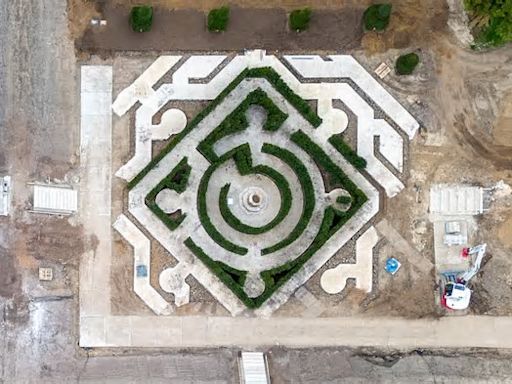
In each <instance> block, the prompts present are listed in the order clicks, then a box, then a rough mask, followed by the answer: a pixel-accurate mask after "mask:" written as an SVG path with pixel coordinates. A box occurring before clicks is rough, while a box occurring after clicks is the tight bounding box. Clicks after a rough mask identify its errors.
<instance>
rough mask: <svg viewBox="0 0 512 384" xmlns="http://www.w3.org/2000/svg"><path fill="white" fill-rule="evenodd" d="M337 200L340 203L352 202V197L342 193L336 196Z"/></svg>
mask: <svg viewBox="0 0 512 384" xmlns="http://www.w3.org/2000/svg"><path fill="white" fill-rule="evenodd" d="M336 202H337V203H338V204H350V203H351V202H352V198H351V197H350V196H347V195H341V196H338V197H337V198H336Z"/></svg>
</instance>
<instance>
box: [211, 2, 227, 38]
mask: <svg viewBox="0 0 512 384" xmlns="http://www.w3.org/2000/svg"><path fill="white" fill-rule="evenodd" d="M228 22H229V8H228V7H220V8H215V9H212V10H211V11H210V12H208V30H209V31H210V32H220V31H225V30H226V27H227V26H228Z"/></svg>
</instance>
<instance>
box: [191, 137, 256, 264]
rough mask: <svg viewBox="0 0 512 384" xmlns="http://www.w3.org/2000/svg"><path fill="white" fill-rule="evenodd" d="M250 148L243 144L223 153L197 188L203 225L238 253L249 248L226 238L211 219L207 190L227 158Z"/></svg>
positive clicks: (210, 233) (225, 245)
mask: <svg viewBox="0 0 512 384" xmlns="http://www.w3.org/2000/svg"><path fill="white" fill-rule="evenodd" d="M242 150H249V144H243V145H241V146H239V147H236V148H233V149H232V150H231V151H229V152H227V153H226V154H224V155H222V156H221V157H220V158H219V159H218V160H217V161H216V162H214V163H213V164H212V165H211V166H210V167H209V168H208V169H207V170H206V172H205V173H204V174H203V177H202V178H201V181H200V182H199V188H198V190H197V213H198V215H199V220H200V221H201V225H202V226H203V228H204V230H205V231H206V233H208V235H209V236H210V237H211V238H212V240H213V241H215V242H216V243H217V244H218V245H220V246H221V247H222V248H224V249H226V250H228V251H230V252H233V253H236V254H238V255H245V254H247V251H248V249H247V248H244V247H241V246H239V245H237V244H234V243H233V242H231V241H229V240H228V239H226V238H225V237H224V236H223V235H222V233H220V232H219V231H218V230H217V228H216V227H215V225H213V223H212V222H211V220H210V217H209V216H208V209H207V203H206V192H207V191H208V183H209V180H210V178H211V176H212V174H213V173H214V172H215V171H216V170H217V168H218V167H219V166H220V165H221V164H222V163H223V162H224V161H225V160H227V159H229V158H230V157H233V156H234V154H235V153H236V152H238V151H242Z"/></svg>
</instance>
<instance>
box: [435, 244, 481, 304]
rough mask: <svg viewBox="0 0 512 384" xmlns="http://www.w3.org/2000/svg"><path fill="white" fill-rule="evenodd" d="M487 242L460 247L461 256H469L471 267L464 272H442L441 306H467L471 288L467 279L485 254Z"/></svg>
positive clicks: (475, 272) (473, 273) (477, 269)
mask: <svg viewBox="0 0 512 384" xmlns="http://www.w3.org/2000/svg"><path fill="white" fill-rule="evenodd" d="M486 248H487V244H485V243H484V244H480V245H477V246H475V247H471V248H463V249H462V257H471V258H472V260H471V268H470V269H468V270H467V271H464V272H450V273H443V274H442V277H443V278H444V290H443V295H442V298H441V303H442V304H443V306H445V307H446V308H449V309H455V310H462V309H466V308H467V307H468V306H469V302H470V301H471V292H472V291H471V289H470V288H469V287H468V283H469V281H470V280H471V279H472V278H473V276H475V275H476V274H477V273H478V271H479V269H480V266H481V264H482V260H483V258H484V256H485V250H486Z"/></svg>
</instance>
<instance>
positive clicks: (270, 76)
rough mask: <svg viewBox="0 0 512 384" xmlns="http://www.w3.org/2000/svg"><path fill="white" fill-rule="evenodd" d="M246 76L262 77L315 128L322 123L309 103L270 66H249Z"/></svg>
mask: <svg viewBox="0 0 512 384" xmlns="http://www.w3.org/2000/svg"><path fill="white" fill-rule="evenodd" d="M247 77H264V78H265V79H267V80H268V81H269V82H270V83H271V84H272V85H273V86H274V88H275V89H276V90H277V91H278V92H279V93H280V94H281V95H283V96H284V98H285V99H286V100H288V102H289V103H290V104H291V105H293V106H294V107H295V109H297V111H299V113H300V114H301V115H302V116H303V117H304V118H305V119H306V120H307V121H309V122H310V123H311V125H312V126H313V127H315V128H316V127H318V126H319V125H320V124H322V119H321V118H320V117H319V116H318V115H317V114H316V113H315V112H313V110H312V109H311V107H310V106H309V104H308V103H307V102H306V101H305V100H304V99H303V98H302V97H300V96H299V95H297V94H296V93H295V92H293V91H292V90H291V89H290V87H289V86H288V84H286V83H285V82H284V81H283V79H281V76H279V74H278V73H277V72H276V71H274V70H273V69H272V68H270V67H261V68H251V69H249V70H248V71H247Z"/></svg>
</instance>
